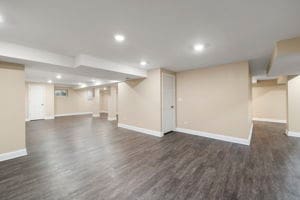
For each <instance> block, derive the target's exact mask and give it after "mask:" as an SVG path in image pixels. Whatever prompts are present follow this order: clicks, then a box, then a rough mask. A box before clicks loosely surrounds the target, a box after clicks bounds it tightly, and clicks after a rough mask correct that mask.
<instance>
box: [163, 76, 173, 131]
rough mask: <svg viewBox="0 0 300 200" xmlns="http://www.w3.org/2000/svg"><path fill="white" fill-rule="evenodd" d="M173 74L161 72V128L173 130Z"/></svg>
mask: <svg viewBox="0 0 300 200" xmlns="http://www.w3.org/2000/svg"><path fill="white" fill-rule="evenodd" d="M175 109H176V108H175V76H174V75H170V74H166V73H163V74H162V130H163V133H167V132H169V131H173V130H175V128H176V127H175V126H176V123H175V120H176V118H175Z"/></svg>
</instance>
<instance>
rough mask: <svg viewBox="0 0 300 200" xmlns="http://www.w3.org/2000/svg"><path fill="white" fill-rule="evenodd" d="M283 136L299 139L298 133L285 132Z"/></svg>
mask: <svg viewBox="0 0 300 200" xmlns="http://www.w3.org/2000/svg"><path fill="white" fill-rule="evenodd" d="M285 134H286V135H287V136H290V137H300V132H294V131H289V130H286V132H285Z"/></svg>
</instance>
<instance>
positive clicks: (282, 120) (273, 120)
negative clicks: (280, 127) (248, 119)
mask: <svg viewBox="0 0 300 200" xmlns="http://www.w3.org/2000/svg"><path fill="white" fill-rule="evenodd" d="M252 120H253V121H260V122H273V123H287V122H286V120H284V119H270V118H253V119H252Z"/></svg>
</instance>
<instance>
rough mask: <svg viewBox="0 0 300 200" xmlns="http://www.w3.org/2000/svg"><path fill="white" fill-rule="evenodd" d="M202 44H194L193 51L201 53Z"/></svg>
mask: <svg viewBox="0 0 300 200" xmlns="http://www.w3.org/2000/svg"><path fill="white" fill-rule="evenodd" d="M204 47H205V46H204V44H195V45H194V50H195V51H196V52H201V51H203V50H204Z"/></svg>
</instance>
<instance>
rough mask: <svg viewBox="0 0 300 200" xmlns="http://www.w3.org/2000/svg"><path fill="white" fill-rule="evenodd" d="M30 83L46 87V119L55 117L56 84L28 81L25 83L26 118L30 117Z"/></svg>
mask: <svg viewBox="0 0 300 200" xmlns="http://www.w3.org/2000/svg"><path fill="white" fill-rule="evenodd" d="M30 85H39V86H42V87H44V88H45V103H44V108H45V110H44V111H45V119H52V118H53V117H54V85H53V84H44V83H32V82H26V84H25V113H26V119H29V118H30V116H29V112H30V111H29V103H30V102H29V87H30Z"/></svg>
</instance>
